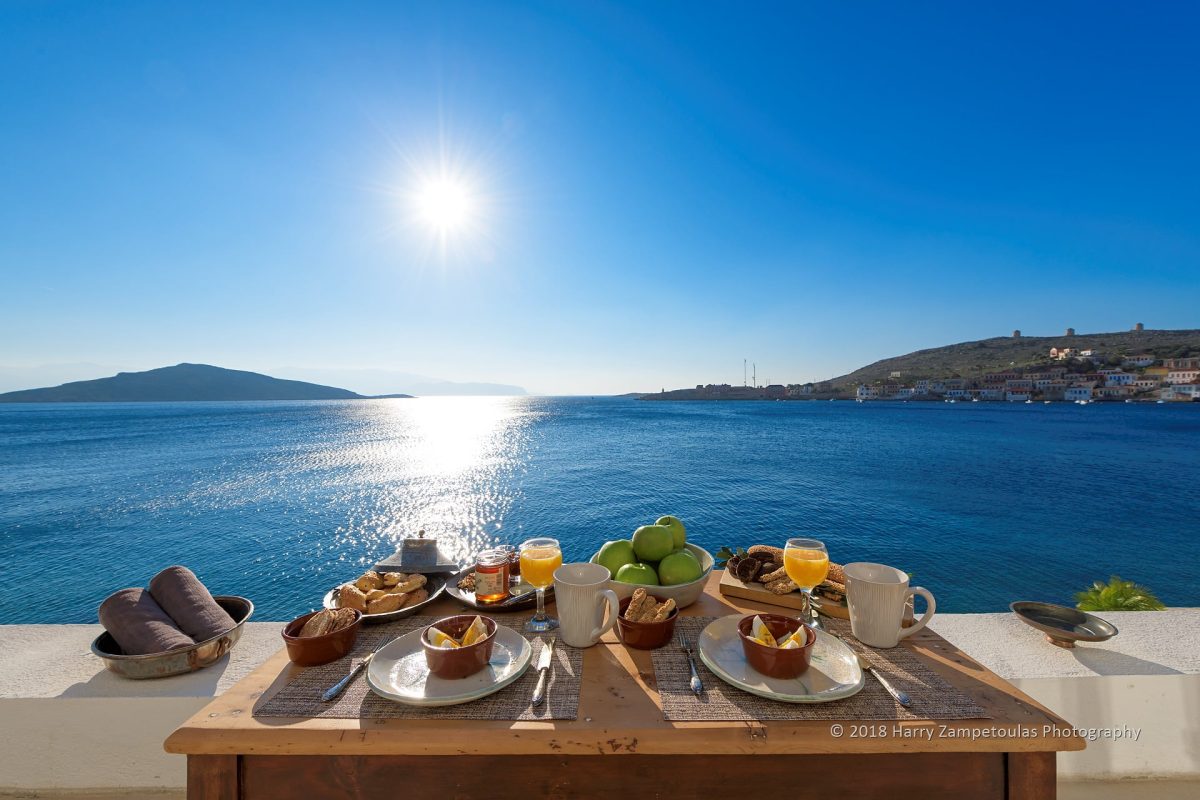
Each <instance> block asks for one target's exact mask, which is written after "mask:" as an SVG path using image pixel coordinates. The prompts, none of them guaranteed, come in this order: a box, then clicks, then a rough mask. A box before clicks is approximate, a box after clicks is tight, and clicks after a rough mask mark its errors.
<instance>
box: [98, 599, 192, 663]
mask: <svg viewBox="0 0 1200 800" xmlns="http://www.w3.org/2000/svg"><path fill="white" fill-rule="evenodd" d="M100 624H101V625H103V626H104V629H105V630H106V631H108V632H109V634H111V635H112V637H113V639H115V640H116V641H117V644H119V645H121V651H122V652H123V653H125V655H127V656H144V655H147V654H149V653H165V652H166V651H168V650H178V649H179V648H181V647H191V646H192V645H194V644H195V643H196V642H195V641H193V640H192V638H191V637H190V636H188V635H187V634H185V633H184V632H183V631H181V630H179V628H178V627H177V626H176V625H175V621H174V620H172V619H171V618H170V617H169V616H167V612H166V611H163V610H162V608H161V607H160V606H159V605H158V603H156V602H154V598H153V597H151V596H150V593H149V592H147V591H146V590H145V589H141V588H138V589H122V590H121V591H119V592H114V593H113V594H112V595H110V596H109V598H108V599H107V600H105V601H104V602H103V603H101V604H100Z"/></svg>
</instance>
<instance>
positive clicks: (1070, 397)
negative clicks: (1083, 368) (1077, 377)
mask: <svg viewBox="0 0 1200 800" xmlns="http://www.w3.org/2000/svg"><path fill="white" fill-rule="evenodd" d="M1063 399H1064V400H1067V401H1070V402H1074V401H1076V400H1091V399H1092V387H1090V386H1072V387H1070V388H1069V389H1067V391H1065V392H1063Z"/></svg>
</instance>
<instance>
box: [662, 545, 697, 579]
mask: <svg viewBox="0 0 1200 800" xmlns="http://www.w3.org/2000/svg"><path fill="white" fill-rule="evenodd" d="M703 574H704V568H703V567H701V566H700V562H699V560H697V558H696V557H695V556H694V555H692V554H691V553H690V552H688V551H684V552H682V553H672V554H671V555H669V556H667V557H666V558H664V559H663V560H662V561H661V562H660V563H659V565H658V580H659V582H660V583H661V584H662V585H663V586H675V585H677V584H680V583H691V582H692V581H694V580H697V579H698V578H699V577H700V576H701V575H703Z"/></svg>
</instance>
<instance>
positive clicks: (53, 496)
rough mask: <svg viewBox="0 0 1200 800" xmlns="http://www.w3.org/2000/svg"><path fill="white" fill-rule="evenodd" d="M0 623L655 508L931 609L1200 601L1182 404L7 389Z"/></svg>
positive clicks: (574, 527) (644, 515)
mask: <svg viewBox="0 0 1200 800" xmlns="http://www.w3.org/2000/svg"><path fill="white" fill-rule="evenodd" d="M0 475H2V476H3V478H2V481H0V542H2V545H3V568H2V570H0V623H34V622H92V621H95V619H96V607H97V605H98V604H99V603H100V601H101V600H102V599H104V597H105V596H106V595H107V594H108V593H109V592H111V591H113V590H115V589H119V588H122V587H125V586H140V585H145V584H146V583H147V581H148V580H149V578H150V577H151V576H152V575H153V574H154V573H155V572H156V571H158V570H159V569H161V568H163V567H165V566H168V565H171V564H176V563H179V564H186V565H188V566H190V567H191V568H192V569H193V570H195V571H196V572H197V573H198V574H199V575H200V577H201V579H202V580H204V582H205V583H206V584H208V586H209V587H210V588H211V589H212V590H213V592H214V593H219V594H242V595H246V596H249V597H250V598H251V599H253V600H254V602H255V604H256V605H257V607H258V611H257V613H256V617H257V618H258V619H267V620H283V619H288V618H291V617H292V616H294V615H296V614H299V613H302V612H304V611H307V610H309V609H311V608H313V607H315V606H317V605H318V604H319V602H320V599H321V596H322V594H323V593H324V592H325V591H326V590H327V589H328V588H329V587H331V586H332V585H334V584H336V583H338V582H340V581H343V580H346V579H347V578H351V577H353V576H355V575H357V574H358V573H359V572H360V571H361V570H362V569H363V568H364V567H367V566H369V565H371V564H373V563H375V562H376V561H377V560H379V559H381V558H383V557H385V556H387V555H388V554H390V553H391V552H392V551H393V550H394V548H395V546H396V543H397V542H398V540H399V539H401V538H402V537H404V536H405V535H410V534H413V533H415V532H416V531H417V530H418V529H424V530H425V531H427V532H428V533H429V534H434V535H437V536H438V537H440V538H441V539H443V540H444V542H445V546H446V548H447V549H448V550H450V551H452V552H453V553H456V554H458V555H459V556H460V557H462V558H463V559H464V560H465V559H466V558H468V557H469V556H470V555H471V554H473V553H474V552H476V551H477V550H479V549H480V548H482V547H483V546H484V545H486V544H489V543H493V542H509V543H518V542H520V541H521V540H522V539H525V538H528V537H532V536H553V537H555V538H557V539H559V540H560V541H561V542H562V544H563V549H564V552H565V554H566V557H567V559H568V560H578V559H586V558H587V557H589V556H590V555H591V553H592V552H593V551H594V550H595V549H596V548H597V547H598V546H599V545H600V544H601V543H602V542H604V541H605V540H607V539H612V538H617V537H626V536H629V535H630V534H631V533H632V531H633V530H634V528H636V527H637V526H638V525H642V524H646V523H649V522H653V521H654V520H655V519H656V518H657V517H659V516H660V515H662V514H674V515H676V516H678V517H680V518H681V519H682V520H683V521H684V522H685V524H686V525H687V528H688V533H689V539H690V541H692V542H695V543H697V544H699V545H701V546H702V547H705V548H707V549H708V550H710V551H715V550H716V549H717V548H719V547H721V546H722V545H730V546H739V545H740V546H749V545H752V544H756V543H774V544H781V543H782V542H783V540H784V539H785V538H787V537H788V536H793V535H806V536H815V537H818V538H820V539H822V540H824V541H825V542H826V543H827V545H828V548H829V550H830V553H831V556H832V558H833V560H835V561H838V562H848V561H861V560H866V561H880V562H884V563H888V564H892V565H894V566H897V567H900V568H902V569H904V570H906V571H909V572H911V573H913V575H914V583H915V584H920V585H923V586H925V587H927V588H928V589H930V590H931V591H932V592H933V593H934V594H935V595H936V596H937V599H938V608H939V610H942V611H955V612H966V611H1000V610H1004V609H1006V608H1007V606H1008V603H1009V602H1011V601H1013V600H1018V599H1036V600H1049V601H1054V602H1070V601H1071V595H1072V593H1073V592H1074V591H1076V590H1079V589H1081V588H1084V587H1085V586H1087V585H1088V584H1090V583H1091V582H1092V581H1093V580H1096V579H1104V578H1107V577H1108V576H1109V575H1111V574H1120V575H1121V576H1123V577H1125V578H1130V579H1135V580H1137V581H1139V582H1142V583H1145V584H1146V585H1148V586H1150V587H1151V588H1152V589H1153V590H1154V591H1156V592H1157V593H1158V594H1159V596H1160V597H1161V598H1162V600H1163V601H1164V602H1166V603H1167V604H1168V605H1187V606H1197V605H1200V567H1198V566H1197V564H1198V563H1200V545H1198V544H1197V534H1198V533H1200V489H1198V488H1197V487H1200V405H1196V404H1192V405H1153V404H1152V405H1126V404H1115V405H1092V406H1086V407H1082V406H1075V405H1067V404H1056V405H1035V406H1027V405H1023V404H1022V405H1007V404H1002V403H999V404H957V405H948V404H944V403H915V402H914V403H875V404H869V403H868V404H857V403H851V402H837V403H830V402H776V403H770V402H691V403H688V402H642V401H637V400H630V399H617V398H597V399H588V398H428V399H417V400H378V401H347V402H328V401H326V402H310V403H144V404H55V405H49V404H47V405H39V404H28V405H0Z"/></svg>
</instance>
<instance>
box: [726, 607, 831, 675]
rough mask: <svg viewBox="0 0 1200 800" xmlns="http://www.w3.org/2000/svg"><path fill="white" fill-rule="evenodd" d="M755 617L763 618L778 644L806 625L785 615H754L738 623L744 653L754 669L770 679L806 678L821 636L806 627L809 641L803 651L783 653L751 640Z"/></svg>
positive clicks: (797, 649)
mask: <svg viewBox="0 0 1200 800" xmlns="http://www.w3.org/2000/svg"><path fill="white" fill-rule="evenodd" d="M755 617H762V621H763V622H764V623H766V626H767V629H768V630H769V631H771V635H772V636H774V637H775V638H776V639H777V640H778V639H782V638H784V637H785V636H787V635H788V634H791V633H794V632H795V631H797V630H798V629H799V628H800V627H801V626H802V625H804V623H802V622H800V620H798V619H796V618H795V617H785V616H783V615H782V614H750V615H748V616H745V617H742V621H741V622H739V623H738V636H740V637H741V640H742V651H743V652H744V653H745V654H746V661H748V662H750V666H751V667H753V668H754V669H756V670H758V671H759V672H761V673H762V674H763V675H766V676H767V677H768V678H785V679H786V678H795V677H798V676H800V675H803V674H804V672H805V670H807V669H808V663H809V660H810V659H811V658H812V649H813V644H815V643H816V641H817V634H816V633H814V632H813V629H812V628H809V627H808V626H806V625H805V626H804V630H805V631H806V633H807V636H808V638H807V640H806V641H805V643H804V646H803V647H798V648H796V649H794V650H780V649H779V648H778V647H767V646H766V645H765V644H759V643H758V641H756V640H755V639H754V638H752V637H751V635H750V629H751V627H752V626H753V625H754V618H755Z"/></svg>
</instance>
